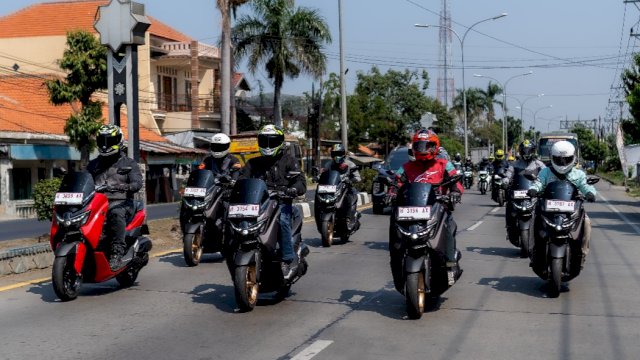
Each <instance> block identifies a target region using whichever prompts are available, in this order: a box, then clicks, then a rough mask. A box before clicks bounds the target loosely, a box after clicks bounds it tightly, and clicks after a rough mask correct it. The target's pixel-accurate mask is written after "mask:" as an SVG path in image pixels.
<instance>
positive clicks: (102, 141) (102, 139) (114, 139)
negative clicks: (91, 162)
mask: <svg viewBox="0 0 640 360" xmlns="http://www.w3.org/2000/svg"><path fill="white" fill-rule="evenodd" d="M120 140H122V136H121V135H120V134H118V135H115V136H112V135H102V134H99V135H98V136H97V137H96V143H97V144H98V148H99V149H110V148H111V147H112V146H115V145H119V144H120Z"/></svg>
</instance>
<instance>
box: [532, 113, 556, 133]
mask: <svg viewBox="0 0 640 360" xmlns="http://www.w3.org/2000/svg"><path fill="white" fill-rule="evenodd" d="M552 107H553V105H547V106H544V107H541V108H540V109H538V110H536V111H534V112H533V135H534V136H535V134H536V115H538V112H540V111H542V110H544V109H551V108H552ZM536 141H538V139H536Z"/></svg>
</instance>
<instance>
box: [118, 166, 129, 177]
mask: <svg viewBox="0 0 640 360" xmlns="http://www.w3.org/2000/svg"><path fill="white" fill-rule="evenodd" d="M130 172H131V166H123V167H121V168H118V174H120V175H124V174H128V173H130Z"/></svg>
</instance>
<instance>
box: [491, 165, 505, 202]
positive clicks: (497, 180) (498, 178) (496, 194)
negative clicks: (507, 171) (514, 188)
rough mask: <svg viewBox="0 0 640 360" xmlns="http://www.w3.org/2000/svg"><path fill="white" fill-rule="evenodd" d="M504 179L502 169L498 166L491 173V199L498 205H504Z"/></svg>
mask: <svg viewBox="0 0 640 360" xmlns="http://www.w3.org/2000/svg"><path fill="white" fill-rule="evenodd" d="M503 181H504V169H503V168H499V169H498V170H496V172H495V173H494V174H493V178H492V180H491V199H492V200H493V201H495V202H497V203H498V206H500V207H502V206H504V201H505V190H504V189H503V188H502V182H503Z"/></svg>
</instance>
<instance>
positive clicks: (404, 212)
mask: <svg viewBox="0 0 640 360" xmlns="http://www.w3.org/2000/svg"><path fill="white" fill-rule="evenodd" d="M430 218H431V206H401V207H398V220H429V219H430Z"/></svg>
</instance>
